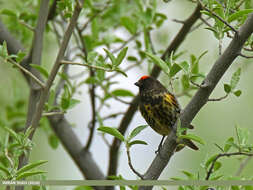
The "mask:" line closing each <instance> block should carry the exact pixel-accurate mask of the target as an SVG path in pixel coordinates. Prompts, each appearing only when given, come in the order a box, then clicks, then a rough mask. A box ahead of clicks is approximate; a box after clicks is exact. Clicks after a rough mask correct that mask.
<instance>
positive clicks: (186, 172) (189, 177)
mask: <svg viewBox="0 0 253 190" xmlns="http://www.w3.org/2000/svg"><path fill="white" fill-rule="evenodd" d="M181 172H182V173H183V174H184V175H185V176H186V177H188V179H193V178H194V175H193V174H192V173H190V172H188V171H185V170H183V171H181Z"/></svg>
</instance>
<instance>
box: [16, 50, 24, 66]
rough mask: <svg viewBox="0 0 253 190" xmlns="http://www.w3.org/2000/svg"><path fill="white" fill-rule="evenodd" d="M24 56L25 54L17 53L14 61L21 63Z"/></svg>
mask: <svg viewBox="0 0 253 190" xmlns="http://www.w3.org/2000/svg"><path fill="white" fill-rule="evenodd" d="M25 56H26V53H25V52H22V51H19V52H18V54H17V58H16V61H17V62H18V63H19V62H21V61H22V60H23V59H24V57H25Z"/></svg>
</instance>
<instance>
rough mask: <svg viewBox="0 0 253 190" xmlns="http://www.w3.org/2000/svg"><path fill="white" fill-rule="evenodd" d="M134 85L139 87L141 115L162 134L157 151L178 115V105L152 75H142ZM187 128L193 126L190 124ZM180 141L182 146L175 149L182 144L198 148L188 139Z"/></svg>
mask: <svg viewBox="0 0 253 190" xmlns="http://www.w3.org/2000/svg"><path fill="white" fill-rule="evenodd" d="M135 85H136V86H138V87H139V94H140V105H139V108H140V112H141V114H142V116H143V117H144V119H145V120H146V122H147V123H148V125H149V126H150V127H151V128H152V129H153V130H155V131H156V132H157V133H159V134H160V135H162V136H163V137H162V140H161V142H160V144H159V146H158V150H157V151H156V152H159V150H160V148H161V146H162V143H163V140H164V137H165V136H167V135H169V133H170V131H171V130H172V128H173V126H174V124H175V123H176V121H177V119H178V117H179V115H180V111H181V109H180V105H179V103H178V101H177V99H176V97H175V96H174V95H173V94H171V93H170V92H169V91H168V90H167V89H166V88H165V87H164V86H163V85H162V84H161V83H160V82H159V81H158V80H156V79H155V78H153V77H150V76H142V77H141V78H140V79H139V81H138V82H136V83H135ZM189 128H193V127H192V125H190V126H189ZM182 143H183V146H179V147H178V148H177V149H176V150H177V151H179V150H181V149H182V148H183V147H184V145H187V146H189V147H190V148H192V149H194V150H198V147H197V146H196V145H195V144H194V143H193V142H192V141H191V140H189V139H183V142H182Z"/></svg>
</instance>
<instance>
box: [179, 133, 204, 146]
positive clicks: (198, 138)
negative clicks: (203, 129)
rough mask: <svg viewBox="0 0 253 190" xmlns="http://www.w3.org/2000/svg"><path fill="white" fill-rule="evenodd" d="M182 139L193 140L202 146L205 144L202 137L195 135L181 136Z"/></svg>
mask: <svg viewBox="0 0 253 190" xmlns="http://www.w3.org/2000/svg"><path fill="white" fill-rule="evenodd" d="M179 138H180V139H189V140H193V141H195V142H198V143H200V144H202V145H204V144H205V142H204V140H202V139H201V138H200V137H198V136H196V135H193V134H187V135H181V136H179Z"/></svg>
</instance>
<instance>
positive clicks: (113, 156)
mask: <svg viewBox="0 0 253 190" xmlns="http://www.w3.org/2000/svg"><path fill="white" fill-rule="evenodd" d="M200 10H201V6H200V5H198V6H197V7H196V9H195V10H194V12H193V13H192V15H191V16H190V17H189V18H188V19H186V20H185V23H184V24H183V26H182V28H181V29H180V31H179V32H178V34H177V35H176V37H175V38H174V39H173V41H172V42H171V44H170V45H169V47H168V48H167V49H166V51H165V52H164V54H163V55H162V57H161V58H162V59H163V60H165V59H166V58H167V57H169V56H170V54H171V53H172V52H173V51H176V50H177V48H178V47H179V46H180V45H181V43H182V42H183V41H184V39H185V37H186V36H187V34H188V32H189V31H190V29H191V27H192V26H193V25H194V24H195V22H196V21H197V20H198V19H199V17H200V15H201V13H200ZM160 72H161V68H160V67H158V66H157V65H155V66H154V67H153V69H152V72H151V75H152V76H153V77H155V78H157V77H158V75H159V74H160ZM138 103H139V96H136V97H135V98H134V99H133V100H132V102H131V105H130V106H129V107H128V109H127V111H126V113H125V115H124V117H123V118H122V120H121V122H120V125H119V127H118V130H119V131H120V132H121V134H125V132H126V130H127V127H128V126H129V124H130V122H131V121H132V118H133V116H134V114H135V112H136V110H137V108H138ZM120 144H121V141H119V140H118V139H116V138H114V140H113V143H112V146H111V148H110V157H109V168H108V173H107V175H108V176H110V175H116V173H117V165H118V152H119V147H120Z"/></svg>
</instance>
